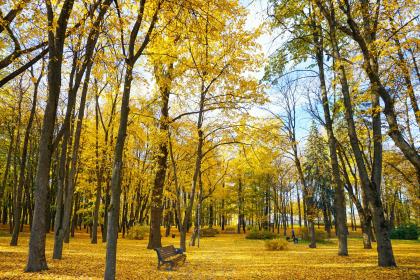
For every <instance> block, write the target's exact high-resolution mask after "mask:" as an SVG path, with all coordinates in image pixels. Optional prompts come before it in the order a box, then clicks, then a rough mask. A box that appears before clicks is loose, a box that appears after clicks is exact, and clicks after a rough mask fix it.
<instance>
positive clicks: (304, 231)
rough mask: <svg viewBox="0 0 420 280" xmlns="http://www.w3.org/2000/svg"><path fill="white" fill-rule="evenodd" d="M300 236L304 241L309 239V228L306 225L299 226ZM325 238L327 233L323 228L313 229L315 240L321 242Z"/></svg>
mask: <svg viewBox="0 0 420 280" xmlns="http://www.w3.org/2000/svg"><path fill="white" fill-rule="evenodd" d="M296 236H297V237H299V235H296ZM300 236H301V237H302V239H303V240H306V241H311V236H310V235H309V230H308V228H306V227H303V228H301V230H300ZM325 239H327V233H326V232H325V231H323V230H319V229H317V228H316V229H315V240H316V241H317V242H321V241H324V240H325Z"/></svg>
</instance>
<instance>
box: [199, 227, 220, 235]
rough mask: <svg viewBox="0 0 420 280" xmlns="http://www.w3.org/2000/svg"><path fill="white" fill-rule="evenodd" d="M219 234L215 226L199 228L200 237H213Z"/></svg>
mask: <svg viewBox="0 0 420 280" xmlns="http://www.w3.org/2000/svg"><path fill="white" fill-rule="evenodd" d="M216 234H219V231H218V230H217V229H215V228H203V229H201V230H200V236H201V237H214V236H216Z"/></svg>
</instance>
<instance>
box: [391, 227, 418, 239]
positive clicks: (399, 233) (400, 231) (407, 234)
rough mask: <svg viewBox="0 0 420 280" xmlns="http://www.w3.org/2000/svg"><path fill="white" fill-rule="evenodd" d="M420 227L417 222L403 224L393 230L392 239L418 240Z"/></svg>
mask: <svg viewBox="0 0 420 280" xmlns="http://www.w3.org/2000/svg"><path fill="white" fill-rule="evenodd" d="M418 238H419V229H418V228H417V226H416V225H415V224H408V225H403V226H400V227H398V228H395V229H393V230H392V231H391V239H404V240H417V239H418Z"/></svg>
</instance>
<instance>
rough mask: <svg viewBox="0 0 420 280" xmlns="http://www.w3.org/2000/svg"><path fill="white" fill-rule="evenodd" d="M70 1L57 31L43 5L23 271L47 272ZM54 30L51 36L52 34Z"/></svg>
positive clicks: (66, 5) (67, 0)
mask: <svg viewBox="0 0 420 280" xmlns="http://www.w3.org/2000/svg"><path fill="white" fill-rule="evenodd" d="M73 3H74V0H66V1H65V2H64V3H63V7H62V9H61V13H60V17H59V19H58V23H57V27H56V28H54V26H53V21H54V14H53V9H52V6H51V3H49V2H47V3H46V5H47V11H48V26H49V28H50V30H49V31H48V46H49V60H48V97H47V104H46V108H45V112H44V119H43V123H42V131H41V136H40V141H39V158H38V168H37V172H36V175H35V186H34V187H35V191H34V200H35V207H34V217H33V224H32V228H31V236H30V240H29V255H28V262H27V265H26V269H25V270H26V271H27V272H31V271H41V270H45V269H48V266H47V261H46V258H45V232H46V223H45V216H46V210H47V207H48V201H47V198H48V184H49V182H48V181H49V171H50V164H51V156H52V153H53V149H54V147H53V145H52V144H53V134H54V127H55V121H56V113H57V105H58V99H59V97H60V88H61V67H62V59H63V48H64V40H65V34H66V30H67V23H68V19H69V17H70V13H71V11H72V9H73ZM54 30H55V33H54Z"/></svg>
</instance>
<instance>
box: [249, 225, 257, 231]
mask: <svg viewBox="0 0 420 280" xmlns="http://www.w3.org/2000/svg"><path fill="white" fill-rule="evenodd" d="M246 230H247V231H252V230H259V228H258V226H253V225H247V226H246Z"/></svg>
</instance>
